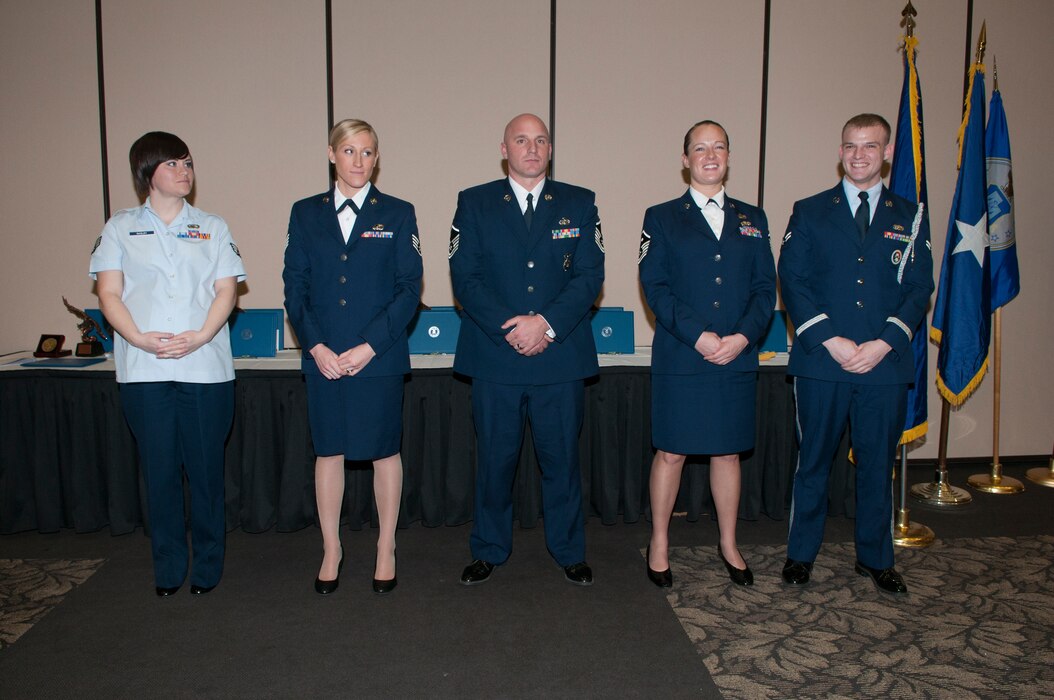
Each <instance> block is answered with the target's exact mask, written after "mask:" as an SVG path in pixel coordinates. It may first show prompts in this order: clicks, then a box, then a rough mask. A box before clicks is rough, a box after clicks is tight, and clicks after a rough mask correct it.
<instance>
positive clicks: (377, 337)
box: [282, 119, 422, 594]
mask: <svg viewBox="0 0 1054 700" xmlns="http://www.w3.org/2000/svg"><path fill="white" fill-rule="evenodd" d="M377 157H378V148H377V133H376V132H375V131H374V130H373V127H371V126H370V125H369V124H367V123H366V122H364V121H360V120H358V119H345V120H343V121H341V122H339V123H337V124H336V125H335V126H334V127H333V129H332V130H331V131H330V135H329V159H330V162H331V163H333V166H334V169H335V170H336V175H337V180H336V183H335V184H334V186H333V188H332V189H331V190H329V191H328V192H324V193H322V194H318V195H315V196H314V197H308V198H307V199H303V200H301V201H299V202H297V203H296V204H294V205H293V210H292V212H291V213H290V215H289V239H288V242H287V244H286V251H285V271H284V272H283V274H282V277H283V280H284V282H285V307H286V310H287V311H288V312H289V321H290V323H291V324H292V326H293V330H295V331H296V335H297V338H298V339H299V340H300V345H301V347H302V348H304V353H303V361H302V369H303V372H304V377H305V381H306V383H307V396H308V422H309V424H310V426H311V441H312V443H313V445H314V448H315V455H316V459H315V498H316V501H317V503H318V520H319V526H320V528H321V530H322V549H323V558H322V565H321V567H320V568H319V573H318V576H317V577H316V578H315V590H316V591H317V592H318V593H321V594H328V593H332V592H333V591H335V590H336V588H337V584H338V582H339V576H340V566H341V563H342V562H343V559H344V550H343V549H342V548H341V545H340V511H341V504H342V503H343V500H344V460H345V459H352V460H371V461H372V462H373V468H374V477H373V493H374V497H375V498H376V500H377V519H378V521H379V524H380V533H379V535H378V538H377V558H376V563H375V567H374V573H373V590H374V592H376V593H388V592H390V591H392V590H393V589H394V588H395V585H396V582H397V580H396V576H395V526H396V524H397V522H398V520H399V504H400V501H401V498H402V479H403V463H402V458H401V456H400V454H399V453H400V445H401V442H402V401H403V378H404V376H405V375H406V374H408V373H409V372H410V356H409V346H408V344H407V337H406V328H407V326H408V325H409V324H410V320H411V319H412V318H413V315H414V312H415V311H416V310H417V304H418V301H419V299H420V290H421V274H422V265H421V252H420V251H421V245H420V241H419V240H418V236H417V218H416V216H415V214H414V208H413V205H411V204H410V203H409V202H404V201H403V200H401V199H396V198H395V197H391V196H388V195H385V194H382V193H381V192H380V191H378V190H377V188H376V187H373V186H372V184H371V183H370V178H371V177H372V176H373V170H374V167H375V166H376V164H377Z"/></svg>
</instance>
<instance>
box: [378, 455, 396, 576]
mask: <svg viewBox="0 0 1054 700" xmlns="http://www.w3.org/2000/svg"><path fill="white" fill-rule="evenodd" d="M373 495H374V498H376V499H377V520H378V521H379V522H380V534H379V535H378V536H377V568H376V570H375V571H374V572H373V577H374V578H375V579H377V580H378V581H390V580H391V579H393V578H395V526H396V525H397V524H398V522H399V506H400V504H401V503H402V497H403V459H402V456H401V455H399V453H396V454H394V455H392V456H391V457H385V458H383V459H375V460H374V461H373Z"/></svg>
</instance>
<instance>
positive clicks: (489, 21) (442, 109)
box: [304, 0, 549, 306]
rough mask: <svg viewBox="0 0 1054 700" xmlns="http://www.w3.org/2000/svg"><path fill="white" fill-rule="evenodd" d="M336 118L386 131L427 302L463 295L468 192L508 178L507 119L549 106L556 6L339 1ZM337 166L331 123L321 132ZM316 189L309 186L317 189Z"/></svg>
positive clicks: (390, 178)
mask: <svg viewBox="0 0 1054 700" xmlns="http://www.w3.org/2000/svg"><path fill="white" fill-rule="evenodd" d="M333 24H334V26H335V27H341V28H344V29H343V30H337V31H335V32H334V48H333V65H334V73H335V76H336V77H335V80H334V89H333V92H334V109H335V118H336V119H338V120H339V119H341V118H345V117H359V118H362V119H365V120H367V121H369V122H370V123H371V124H372V125H373V126H374V128H376V129H377V132H378V136H379V138H380V152H381V158H380V163H379V165H378V175H377V177H376V179H375V182H376V184H377V187H378V188H379V189H380V190H382V191H384V192H388V193H390V194H392V195H395V196H397V197H401V198H402V199H406V200H409V201H410V202H413V204H414V206H415V208H416V210H417V219H418V227H419V228H420V232H421V248H422V255H423V256H424V266H425V276H424V289H423V300H424V302H425V303H426V304H428V305H430V306H436V305H450V304H453V303H454V300H453V293H452V291H451V286H450V273H449V268H448V266H447V244H448V243H449V240H450V222H451V220H452V219H453V216H454V209H455V208H456V205H457V194H458V192H459V191H460V190H462V189H465V188H466V187H470V186H473V185H476V184H479V183H482V182H487V181H490V180H495V179H498V178H501V177H504V176H505V174H504V172H503V171H502V167H501V166H502V161H501V151H500V150H499V144H500V143H501V138H502V132H503V130H504V128H505V124H506V123H507V122H508V121H509V120H510V119H511V118H512V117H514V116H516V115H517V114H519V113H521V112H534V113H537V114H538V115H540V116H541V117H542V118H543V119H545V118H547V115H548V112H549V3H548V2H547V1H546V0H532V1H531V2H522V1H516V0H461V1H460V2H457V3H444V2H436V3H428V2H418V1H415V0H392V1H390V2H385V3H366V2H354V1H353V0H334V2H333ZM312 137H313V142H314V143H315V144H317V148H319V149H322V150H320V151H319V163H320V164H322V165H325V160H324V157H325V153H324V146H325V142H326V134H325V133H324V130H319V131H318V133H315V134H313V135H312ZM311 191H317V189H316V190H310V189H309V190H308V191H305V193H304V194H309V193H310V192H311Z"/></svg>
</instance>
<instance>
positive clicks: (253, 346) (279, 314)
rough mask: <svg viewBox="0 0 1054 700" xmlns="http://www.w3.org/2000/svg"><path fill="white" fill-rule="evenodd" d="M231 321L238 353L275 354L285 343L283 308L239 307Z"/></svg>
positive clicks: (233, 346) (236, 353)
mask: <svg viewBox="0 0 1054 700" xmlns="http://www.w3.org/2000/svg"><path fill="white" fill-rule="evenodd" d="M228 324H230V328H231V354H232V355H234V356H235V357H274V356H275V353H276V352H278V351H279V350H281V349H282V346H283V345H284V344H285V311H284V310H283V309H237V308H236V309H234V312H233V313H232V314H231V317H230V320H229V321H228Z"/></svg>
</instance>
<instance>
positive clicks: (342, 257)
mask: <svg viewBox="0 0 1054 700" xmlns="http://www.w3.org/2000/svg"><path fill="white" fill-rule="evenodd" d="M347 259H348V254H347V253H341V254H340V261H341V262H345V261H346V260H347Z"/></svg>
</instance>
